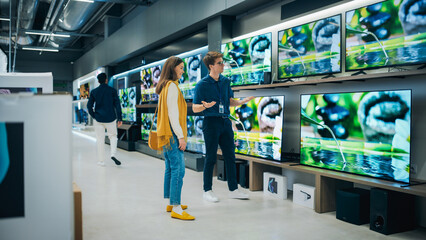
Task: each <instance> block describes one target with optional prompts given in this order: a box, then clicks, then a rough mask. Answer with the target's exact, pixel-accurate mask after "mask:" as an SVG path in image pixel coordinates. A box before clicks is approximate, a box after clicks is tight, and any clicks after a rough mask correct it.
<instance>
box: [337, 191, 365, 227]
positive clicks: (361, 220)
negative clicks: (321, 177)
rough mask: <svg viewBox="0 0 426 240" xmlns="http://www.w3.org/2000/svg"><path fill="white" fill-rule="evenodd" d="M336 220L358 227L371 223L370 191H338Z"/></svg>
mask: <svg viewBox="0 0 426 240" xmlns="http://www.w3.org/2000/svg"><path fill="white" fill-rule="evenodd" d="M336 218H337V219H340V220H342V221H345V222H348V223H352V224H356V225H361V224H366V223H369V222H370V191H368V190H365V189H362V188H349V189H339V190H337V193H336Z"/></svg>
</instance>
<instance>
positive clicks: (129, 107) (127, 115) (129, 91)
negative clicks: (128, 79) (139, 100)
mask: <svg viewBox="0 0 426 240" xmlns="http://www.w3.org/2000/svg"><path fill="white" fill-rule="evenodd" d="M118 97H119V98H120V104H121V113H122V118H123V121H125V122H136V87H130V88H125V89H120V90H119V91H118Z"/></svg>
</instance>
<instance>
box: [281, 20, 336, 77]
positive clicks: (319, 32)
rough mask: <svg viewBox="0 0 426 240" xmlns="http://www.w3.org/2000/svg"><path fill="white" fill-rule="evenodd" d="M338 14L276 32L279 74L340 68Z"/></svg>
mask: <svg viewBox="0 0 426 240" xmlns="http://www.w3.org/2000/svg"><path fill="white" fill-rule="evenodd" d="M340 29H341V16H340V15H337V16H333V17H328V18H325V19H321V20H317V21H315V22H311V23H306V24H304V25H300V26H296V27H293V28H290V29H286V30H283V31H280V32H278V78H279V79H286V78H294V77H304V76H314V75H323V74H332V73H338V72H341V67H340V63H341V47H340V42H341V34H340V33H341V31H340Z"/></svg>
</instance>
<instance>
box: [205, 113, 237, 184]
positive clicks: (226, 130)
mask: <svg viewBox="0 0 426 240" xmlns="http://www.w3.org/2000/svg"><path fill="white" fill-rule="evenodd" d="M203 134H204V142H205V144H206V161H205V162H204V176H203V178H204V191H209V190H212V180H213V168H214V165H215V163H216V159H217V146H218V145H219V146H220V148H221V149H222V154H223V157H224V160H225V170H226V177H227V178H228V188H229V190H230V191H234V190H235V189H237V188H238V183H237V170H236V166H235V144H234V131H233V130H232V123H231V120H229V119H228V118H222V117H204V121H203Z"/></svg>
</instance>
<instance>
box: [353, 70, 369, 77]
mask: <svg viewBox="0 0 426 240" xmlns="http://www.w3.org/2000/svg"><path fill="white" fill-rule="evenodd" d="M361 74H363V75H367V73H366V72H364V71H363V70H360V71H358V72H356V73H353V74H351V76H358V75H361Z"/></svg>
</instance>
